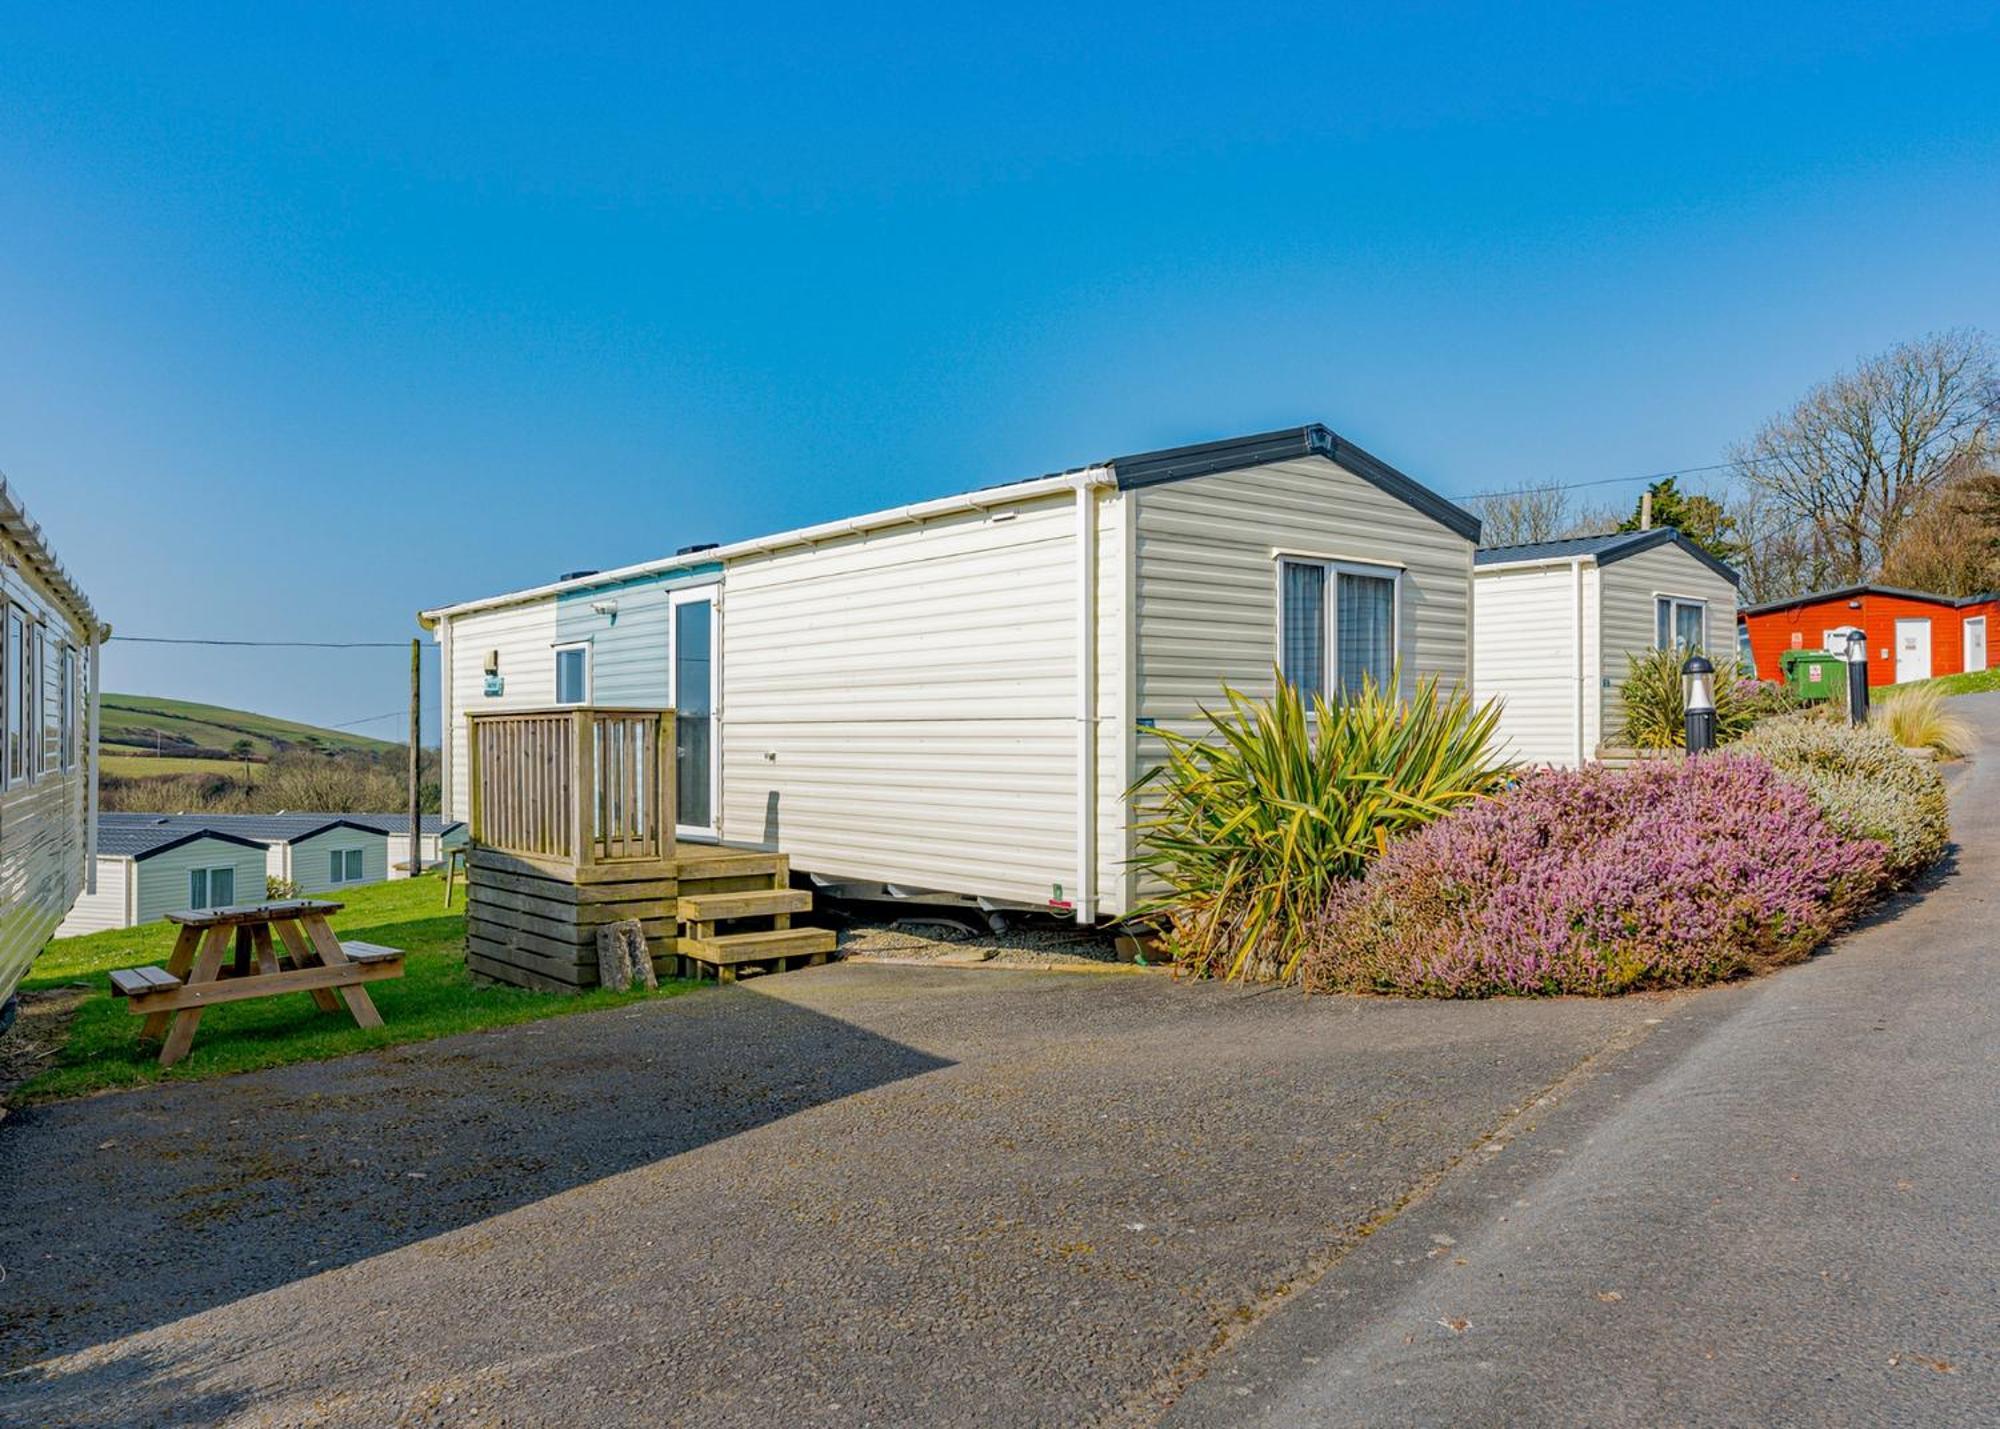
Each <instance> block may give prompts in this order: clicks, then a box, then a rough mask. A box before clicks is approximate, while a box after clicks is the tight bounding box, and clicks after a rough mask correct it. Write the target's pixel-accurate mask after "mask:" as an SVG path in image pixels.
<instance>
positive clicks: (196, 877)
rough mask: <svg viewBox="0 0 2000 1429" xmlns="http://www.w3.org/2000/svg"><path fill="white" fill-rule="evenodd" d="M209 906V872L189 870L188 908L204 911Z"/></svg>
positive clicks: (195, 869)
mask: <svg viewBox="0 0 2000 1429" xmlns="http://www.w3.org/2000/svg"><path fill="white" fill-rule="evenodd" d="M207 906H208V870H207V869H205V868H191V869H189V870H188V907H190V908H194V909H197V910H199V909H202V908H206V907H207Z"/></svg>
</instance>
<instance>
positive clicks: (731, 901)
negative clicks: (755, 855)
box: [680, 888, 813, 923]
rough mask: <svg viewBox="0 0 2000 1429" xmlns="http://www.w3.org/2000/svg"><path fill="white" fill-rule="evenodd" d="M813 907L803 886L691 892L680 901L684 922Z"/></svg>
mask: <svg viewBox="0 0 2000 1429" xmlns="http://www.w3.org/2000/svg"><path fill="white" fill-rule="evenodd" d="M812 906H813V896H812V894H811V893H810V892H809V891H808V890H806V889H803V888H800V889H791V888H770V889H757V890H754V891H752V892H749V893H692V894H689V895H688V896H687V897H685V898H682V899H681V900H680V915H681V921H682V922H683V923H713V922H716V921H718V920H719V919H723V918H761V917H764V916H765V915H767V914H773V913H804V912H807V911H809V910H810V909H811V908H812Z"/></svg>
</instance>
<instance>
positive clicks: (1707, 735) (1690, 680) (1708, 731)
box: [1681, 654, 1715, 754]
mask: <svg viewBox="0 0 2000 1429" xmlns="http://www.w3.org/2000/svg"><path fill="white" fill-rule="evenodd" d="M1681 703H1682V705H1683V707H1684V708H1685V709H1686V710H1687V752H1688V753H1689V754H1706V753H1708V752H1709V751H1710V750H1711V749H1714V748H1715V666H1713V665H1711V664H1709V663H1708V661H1707V660H1706V659H1704V658H1703V657H1702V656H1701V655H1699V654H1695V655H1690V656H1688V659H1687V663H1686V664H1685V665H1683V666H1681Z"/></svg>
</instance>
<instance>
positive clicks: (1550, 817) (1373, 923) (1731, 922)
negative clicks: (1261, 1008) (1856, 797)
mask: <svg viewBox="0 0 2000 1429" xmlns="http://www.w3.org/2000/svg"><path fill="white" fill-rule="evenodd" d="M1898 757H1899V758H1901V756H1898ZM1885 862H1886V860H1885V852H1884V849H1883V847H1882V845H1881V844H1879V843H1877V842H1875V841H1874V840H1872V839H1869V838H1861V837H1854V836H1851V835H1849V834H1845V833H1843V832H1841V831H1840V830H1839V829H1838V828H1837V827H1835V825H1834V823H1833V822H1832V821H1830V820H1829V819H1828V817H1827V816H1826V815H1825V814H1824V813H1822V812H1821V810H1820V808H1819V806H1818V805H1817V804H1816V803H1815V802H1814V800H1813V797H1812V796H1811V794H1809V793H1808V791H1807V790H1806V789H1805V788H1804V787H1802V786H1801V784H1799V783H1798V782H1795V781H1794V780H1792V779H1789V778H1786V777H1784V776H1781V775H1780V774H1779V773H1778V772H1777V771H1776V770H1775V769H1773V768H1772V767H1771V766H1770V765H1769V764H1767V763H1765V762H1764V761H1763V760H1761V759H1756V758H1751V757H1748V756H1745V755H1740V754H1734V753H1723V754H1717V755H1712V756H1709V757H1707V758H1703V759H1695V760H1671V761H1661V762H1658V763H1651V764H1645V765H1641V766H1638V767H1635V768H1633V769H1631V770H1628V771H1623V772H1618V771H1613V770H1610V769H1607V768H1605V767H1603V766H1590V767H1587V768H1585V769H1582V770H1575V771H1569V770H1545V771H1539V772H1536V773H1533V774H1529V775H1527V776H1526V777H1525V778H1523V779H1522V780H1521V782H1520V784H1519V786H1518V787H1516V788H1514V789H1513V790H1511V791H1510V792H1509V793H1508V794H1507V795H1506V796H1505V797H1504V798H1500V799H1495V800H1491V801H1486V802H1481V803H1479V804H1477V805H1475V806H1473V807H1471V808H1466V809H1462V810H1461V811H1459V812H1457V813H1455V814H1453V815H1452V816H1451V817H1449V818H1445V819H1441V820H1438V821H1436V822H1434V823H1432V824H1431V825H1430V826H1429V827H1427V828H1423V829H1421V830H1418V831H1416V832H1414V833H1412V834H1411V835H1410V836H1409V837H1408V838H1405V839H1403V840H1401V841H1400V842H1398V843H1397V844H1396V845H1395V846H1394V847H1393V848H1391V849H1390V850H1389V851H1388V852H1387V853H1385V854H1384V855H1383V856H1382V857H1381V858H1379V859H1377V860H1376V861H1375V862H1374V863H1373V865H1372V866H1371V867H1370V868H1369V869H1368V871H1367V873H1366V875H1365V876H1364V877H1363V878H1361V879H1359V880H1356V881H1353V882H1351V883H1348V884H1346V885H1343V886H1341V887H1338V888H1336V889H1334V891H1333V892H1332V895H1331V896H1330V897H1329V898H1328V900H1327V902H1326V904H1325V905H1324V907H1323V908H1322V909H1321V911H1320V915H1319V918H1318V919H1317V925H1316V929H1315V933H1314V936H1313V940H1312V950H1311V952H1310V953H1309V954H1307V956H1306V957H1305V958H1304V959H1303V960H1302V963H1301V974H1302V979H1303V981H1304V983H1305V985H1306V986H1307V987H1308V988H1311V989H1314V990H1321V991H1339V992H1378V993H1396V994H1402V995H1406V996H1424V997H1487V996H1492V995H1495V994H1547V993H1587V994H1600V995H1601V994H1609V993H1621V992H1629V991H1633V990H1636V989H1641V988H1654V987H1660V988H1664V987H1692V986H1697V985H1700V984H1703V983H1710V982H1716V981H1720V980H1722V979H1725V978H1732V977H1736V976H1739V975H1742V974H1744V973H1750V972H1756V971H1761V970H1764V969H1767V968H1771V967H1776V966H1778V965H1780V964H1784V963H1789V962H1795V961H1797V960H1799V959H1801V958H1804V957H1806V956H1807V955H1808V954H1809V953H1811V952H1812V951H1813V949H1814V948H1816V947H1818V946H1819V944H1820V943H1821V942H1823V941H1824V940H1825V939H1826V938H1827V936H1828V935H1829V934H1830V933H1832V932H1833V930H1834V929H1835V928H1836V927H1837V926H1839V924H1840V923H1841V922H1842V921H1843V920H1844V919H1845V918H1847V917H1849V916H1850V915H1851V914H1852V913H1853V912H1854V911H1855V910H1856V909H1857V908H1859V907H1860V906H1861V905H1862V904H1863V903H1864V902H1866V901H1867V900H1868V899H1869V898H1870V897H1871V896H1872V895H1873V894H1874V892H1875V890H1876V889H1877V888H1878V887H1879V886H1880V885H1881V883H1882V881H1883V878H1884V872H1885Z"/></svg>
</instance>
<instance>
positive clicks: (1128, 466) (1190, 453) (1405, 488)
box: [1107, 422, 1479, 542]
mask: <svg viewBox="0 0 2000 1429" xmlns="http://www.w3.org/2000/svg"><path fill="white" fill-rule="evenodd" d="M1308 456H1320V457H1325V458H1326V459H1327V460H1328V461H1331V462H1335V463H1337V464H1339V465H1340V466H1342V467H1345V468H1346V469H1347V470H1349V471H1351V472H1353V473H1354V474H1355V475H1356V476H1358V477H1360V478H1361V479H1362V480H1363V481H1366V482H1369V483H1371V484H1372V485H1374V486H1378V487H1380V488H1381V489H1382V490H1384V491H1386V492H1388V493H1389V494H1390V495H1391V496H1393V497H1395V498H1396V499H1397V500H1398V501H1401V502H1403V503H1405V504H1406V505H1409V506H1413V507H1415V508H1416V509H1417V510H1419V511H1421V512H1423V513H1424V515H1426V516H1428V517H1430V518H1431V519H1432V520H1433V521H1436V522H1438V523H1439V524H1440V525H1442V526H1445V527H1448V528H1449V529H1451V530H1453V531H1456V532H1457V533H1458V534H1459V535H1461V536H1463V537H1465V539H1466V540H1468V541H1473V542H1477V541H1478V540H1479V518H1478V517H1477V516H1474V515H1473V514H1472V513H1471V512H1470V511H1467V510H1466V509H1465V508H1464V507H1462V506H1454V505H1453V504H1452V503H1451V502H1449V501H1447V500H1445V499H1444V498H1443V497H1442V496H1439V495H1438V494H1437V493H1436V492H1435V491H1432V490H1431V489H1430V488H1429V487H1427V486H1423V485H1421V484H1419V483H1418V482H1416V481H1415V480H1413V479H1412V478H1410V477H1408V476H1405V475H1404V474H1403V473H1402V472H1400V471H1398V470H1396V468H1394V467H1393V466H1390V465H1389V463H1387V462H1386V461H1383V460H1382V459H1381V458H1380V457H1377V456H1372V455H1370V454H1369V453H1367V452H1365V451H1363V450H1362V449H1361V448H1360V447H1357V446H1356V445H1354V443H1352V442H1350V441H1347V440H1346V439H1345V438H1343V437H1341V436H1339V435H1338V434H1337V433H1335V432H1333V431H1331V430H1329V429H1328V428H1326V427H1324V426H1322V425H1321V424H1319V423H1317V422H1315V423H1313V424H1312V425H1311V426H1307V427H1287V428H1285V429H1284V430H1283V431H1278V432H1259V433H1258V434H1257V435H1255V436H1249V437H1231V438H1229V439H1228V440H1226V441H1220V442H1199V443H1197V444H1195V445H1194V446H1187V447H1167V448H1164V449H1163V450H1160V451H1154V452H1140V453H1138V454H1136V455H1134V456H1121V457H1113V458H1112V459H1111V461H1110V462H1108V463H1107V465H1109V466H1110V468H1111V469H1112V471H1113V472H1114V473H1115V474H1116V475H1117V478H1118V489H1119V490H1121V491H1131V490H1133V489H1134V488H1136V487H1144V486H1159V485H1162V484H1163V483H1165V482H1169V481H1188V480H1190V479H1192V478H1194V477H1197V476H1213V475H1215V474H1216V473H1217V472H1223V471H1241V470H1243V469H1244V468H1245V467H1252V466H1265V465H1268V464H1270V463H1271V462H1279V461H1296V460H1298V459H1299V458H1300V457H1308Z"/></svg>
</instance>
